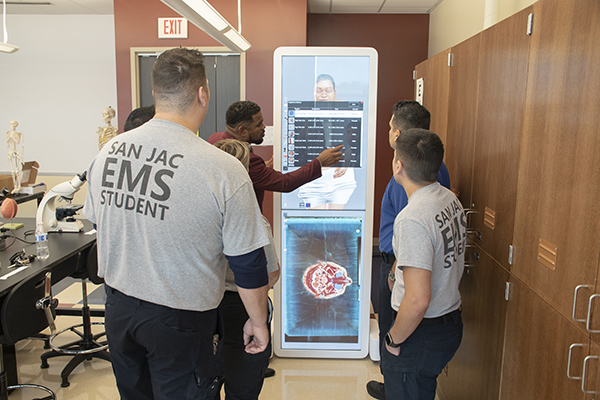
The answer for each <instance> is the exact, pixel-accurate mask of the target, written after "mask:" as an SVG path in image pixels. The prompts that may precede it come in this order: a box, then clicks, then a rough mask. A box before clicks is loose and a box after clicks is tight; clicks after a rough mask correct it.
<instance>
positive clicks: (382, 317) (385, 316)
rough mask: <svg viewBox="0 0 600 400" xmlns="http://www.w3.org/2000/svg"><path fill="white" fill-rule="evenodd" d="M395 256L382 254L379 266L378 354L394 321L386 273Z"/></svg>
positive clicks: (381, 361) (380, 367)
mask: <svg viewBox="0 0 600 400" xmlns="http://www.w3.org/2000/svg"><path fill="white" fill-rule="evenodd" d="M395 261H396V260H395V258H394V256H393V255H389V254H386V255H384V256H383V261H382V262H381V267H379V299H378V301H379V309H378V310H377V317H378V318H377V321H378V324H379V354H380V355H381V354H382V353H383V352H384V351H386V349H385V335H386V334H387V333H388V332H389V330H390V329H391V327H392V324H393V323H394V309H393V308H392V291H391V290H390V286H389V283H388V275H389V273H390V271H391V270H392V266H393V265H394V262H395ZM383 363H384V361H383V357H381V356H380V361H379V369H380V370H381V373H382V374H383Z"/></svg>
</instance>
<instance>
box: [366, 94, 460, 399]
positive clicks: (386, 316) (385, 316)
mask: <svg viewBox="0 0 600 400" xmlns="http://www.w3.org/2000/svg"><path fill="white" fill-rule="evenodd" d="M430 122H431V114H430V113H429V111H428V110H427V109H426V108H425V107H423V106H422V105H421V104H419V103H418V102H416V101H414V100H403V101H399V102H397V103H396V104H395V105H394V107H393V111H392V118H391V119H390V134H389V141H390V147H391V148H392V149H394V148H395V147H394V146H395V143H396V139H397V138H398V136H400V134H401V133H402V132H403V131H406V130H407V129H411V128H422V129H429V125H430ZM437 180H438V182H439V183H440V184H442V186H444V187H446V188H448V189H450V175H449V174H448V168H446V165H445V164H444V163H442V166H441V167H440V171H439V172H438V176H437ZM406 204H408V197H407V196H406V191H405V190H404V188H403V187H402V186H401V185H400V184H399V183H397V182H396V181H395V179H394V177H393V176H392V178H391V179H390V182H389V183H388V185H387V187H386V188H385V193H384V194H383V199H382V201H381V220H380V224H379V251H380V252H381V257H382V259H383V260H382V262H381V267H380V275H379V310H378V323H379V349H380V352H381V351H382V349H383V348H385V340H384V336H385V334H386V333H387V332H388V331H389V330H390V328H391V327H392V323H393V310H392V306H391V295H392V291H391V289H390V285H389V283H388V276H389V274H390V271H391V270H392V266H393V265H394V263H395V261H396V257H395V256H394V249H393V248H392V237H393V235H394V232H393V228H394V220H395V219H396V216H397V215H398V213H399V212H400V211H401V210H402V209H403V208H404V207H406ZM380 368H381V362H380ZM382 372H383V371H382ZM367 392H368V393H369V394H370V395H371V396H372V397H374V398H376V399H381V400H383V399H385V389H384V384H383V383H381V382H377V381H370V382H368V383H367Z"/></svg>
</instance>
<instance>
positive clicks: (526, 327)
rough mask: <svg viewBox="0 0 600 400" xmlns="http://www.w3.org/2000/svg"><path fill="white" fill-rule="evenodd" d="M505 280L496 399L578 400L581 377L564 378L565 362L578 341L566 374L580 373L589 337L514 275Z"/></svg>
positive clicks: (575, 375) (574, 374) (580, 393)
mask: <svg viewBox="0 0 600 400" xmlns="http://www.w3.org/2000/svg"><path fill="white" fill-rule="evenodd" d="M510 283H511V288H510V294H509V301H508V308H507V311H506V333H505V342H504V362H503V365H502V383H501V387H500V399H502V400H514V399H519V400H539V399H565V400H566V399H569V400H576V399H584V394H583V392H582V391H581V381H580V380H576V379H569V378H568V377H567V365H568V364H569V360H568V358H569V348H570V347H571V345H572V344H579V345H580V346H578V347H575V348H574V350H573V351H572V354H571V371H570V374H571V375H572V376H574V377H581V373H582V370H581V366H582V365H583V359H584V357H585V356H586V355H587V354H588V352H589V337H588V336H587V335H585V334H584V333H583V332H581V331H580V330H578V329H576V328H575V327H574V326H573V325H572V324H571V323H570V322H569V320H567V319H566V318H564V317H563V316H561V315H560V314H559V313H557V312H556V311H555V310H553V309H552V308H551V307H550V306H548V304H547V303H546V302H545V301H543V300H542V299H541V298H540V297H539V296H538V295H537V294H535V293H534V292H533V291H532V290H531V289H529V288H528V287H527V286H525V285H524V284H523V283H522V282H520V281H519V280H518V279H514V278H512V279H511V280H510Z"/></svg>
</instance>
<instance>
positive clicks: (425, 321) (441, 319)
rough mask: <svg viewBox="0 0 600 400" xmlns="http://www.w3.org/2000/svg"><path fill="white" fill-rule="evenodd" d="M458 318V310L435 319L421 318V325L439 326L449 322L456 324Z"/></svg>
mask: <svg viewBox="0 0 600 400" xmlns="http://www.w3.org/2000/svg"><path fill="white" fill-rule="evenodd" d="M459 317H460V309H457V310H454V311H451V312H449V313H448V314H444V315H442V316H439V317H435V318H423V320H422V321H421V325H441V324H444V323H447V322H450V321H454V322H458V318H459Z"/></svg>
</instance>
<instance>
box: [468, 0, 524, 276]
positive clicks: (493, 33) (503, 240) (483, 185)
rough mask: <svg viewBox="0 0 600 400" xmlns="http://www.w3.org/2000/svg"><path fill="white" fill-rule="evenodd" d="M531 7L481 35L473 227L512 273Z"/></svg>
mask: <svg viewBox="0 0 600 400" xmlns="http://www.w3.org/2000/svg"><path fill="white" fill-rule="evenodd" d="M532 10H533V7H529V8H527V9H525V10H523V11H521V12H519V13H517V14H515V15H513V16H512V17H510V18H507V19H505V20H503V21H501V22H499V23H498V24H496V25H494V26H492V27H491V28H489V29H486V30H485V31H483V32H482V34H481V54H480V58H479V95H478V103H477V125H476V130H475V147H474V149H473V192H472V203H473V207H472V208H474V209H475V210H477V213H475V214H473V215H472V216H471V223H470V227H471V228H472V229H475V230H476V231H477V232H478V233H477V235H478V237H479V238H480V239H479V240H480V241H479V242H478V244H479V245H480V246H481V247H483V249H484V250H485V251H487V252H488V253H489V254H490V255H491V256H492V257H493V258H494V259H495V260H496V261H498V262H499V263H500V264H502V266H503V267H505V268H507V269H509V268H510V265H509V262H508V254H509V246H510V245H511V244H512V243H513V241H512V239H513V230H514V221H515V204H516V200H517V177H518V171H519V153H520V148H521V135H522V129H523V110H524V108H525V90H526V87H527V62H528V57H529V42H530V39H531V37H530V36H528V35H527V18H528V15H529V14H530V13H531V12H532Z"/></svg>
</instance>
